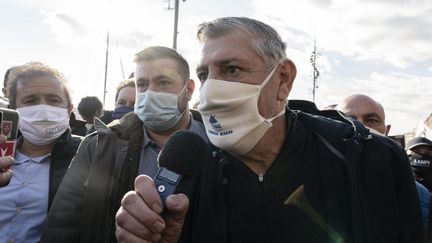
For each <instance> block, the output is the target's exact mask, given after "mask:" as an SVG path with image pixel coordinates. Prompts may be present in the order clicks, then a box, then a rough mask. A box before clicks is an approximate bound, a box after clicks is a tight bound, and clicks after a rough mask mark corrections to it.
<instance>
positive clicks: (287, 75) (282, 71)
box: [278, 59, 297, 100]
mask: <svg viewBox="0 0 432 243" xmlns="http://www.w3.org/2000/svg"><path fill="white" fill-rule="evenodd" d="M278 74H279V79H280V82H279V91H278V99H279V100H286V99H287V98H288V95H289V93H290V92H291V89H292V86H293V83H294V79H295V77H296V75H297V68H296V66H295V64H294V63H293V62H292V61H291V60H290V59H285V60H283V61H282V62H281V64H280V67H279V72H278Z"/></svg>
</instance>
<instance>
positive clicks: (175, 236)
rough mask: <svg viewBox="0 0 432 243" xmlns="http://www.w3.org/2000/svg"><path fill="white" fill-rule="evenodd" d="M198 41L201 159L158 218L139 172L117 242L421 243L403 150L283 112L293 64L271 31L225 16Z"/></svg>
mask: <svg viewBox="0 0 432 243" xmlns="http://www.w3.org/2000/svg"><path fill="white" fill-rule="evenodd" d="M198 39H199V41H200V42H201V43H202V44H203V47H202V52H201V53H202V55H201V61H200V64H199V66H198V68H197V75H198V77H199V78H200V80H201V82H202V87H201V92H200V105H199V106H198V109H199V111H200V113H201V115H202V118H203V121H204V125H205V129H206V133H207V135H208V137H209V139H210V141H211V143H212V145H211V146H210V149H209V150H210V151H209V155H208V159H207V160H206V161H204V163H203V166H202V170H201V175H200V176H198V177H197V178H196V181H197V183H195V184H190V185H191V188H190V190H189V191H188V190H185V193H184V194H183V193H179V194H173V195H171V196H169V197H168V198H167V200H166V206H167V208H166V211H165V212H164V213H162V210H163V207H162V202H161V198H160V196H159V195H158V191H157V189H156V188H155V186H154V182H153V180H152V179H151V178H150V177H148V176H144V175H140V176H138V177H137V178H136V180H135V185H134V190H133V191H130V192H128V193H127V194H126V195H125V196H124V198H123V200H122V204H121V205H122V206H121V208H120V209H119V211H118V212H117V216H116V223H117V231H116V235H117V239H118V241H119V242H148V241H150V242H215V243H216V242H356V243H357V242H386V243H390V242H406V243H408V242H422V240H423V237H424V234H423V232H422V225H421V212H420V207H419V202H418V198H417V196H416V189H415V185H414V180H413V176H412V174H411V171H410V168H409V164H408V161H407V157H406V155H405V154H404V151H403V149H402V148H400V147H399V146H397V145H396V144H395V143H392V142H391V141H389V140H388V139H385V138H384V137H382V136H377V135H374V134H370V133H369V132H368V130H367V129H366V128H364V126H362V125H361V124H359V123H358V122H355V121H354V122H353V121H350V120H345V119H344V117H341V116H338V117H335V119H338V121H336V120H332V119H328V118H326V117H322V116H319V115H315V114H308V113H305V112H302V111H298V110H291V109H290V107H289V106H286V104H287V98H288V95H289V93H290V91H291V89H292V87H293V82H294V79H295V76H296V67H295V65H294V63H293V62H292V61H291V60H290V59H288V58H287V57H286V54H285V43H284V42H283V41H282V39H281V37H280V36H279V34H278V33H277V32H276V31H275V30H274V29H273V28H272V27H270V26H268V25H267V24H264V23H262V22H260V21H257V20H254V19H250V18H242V17H224V18H218V19H216V20H214V21H211V22H205V23H203V24H201V25H200V26H199V30H198ZM332 112H333V111H332ZM318 113H319V111H318ZM334 113H335V112H334ZM336 114H337V113H336Z"/></svg>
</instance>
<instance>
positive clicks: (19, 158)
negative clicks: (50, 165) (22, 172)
mask: <svg viewBox="0 0 432 243" xmlns="http://www.w3.org/2000/svg"><path fill="white" fill-rule="evenodd" d="M50 156H51V154H47V155H42V156H38V157H34V158H30V157H28V156H27V155H25V154H23V153H21V152H19V151H16V152H15V157H14V159H15V164H23V163H26V162H28V161H33V162H35V163H43V162H45V161H46V160H47V159H49V157H50Z"/></svg>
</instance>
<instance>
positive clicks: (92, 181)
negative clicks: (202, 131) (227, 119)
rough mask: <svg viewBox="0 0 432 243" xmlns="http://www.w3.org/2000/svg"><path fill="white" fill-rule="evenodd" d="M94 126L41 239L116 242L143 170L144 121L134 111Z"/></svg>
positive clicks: (68, 175) (55, 203) (97, 121)
mask: <svg viewBox="0 0 432 243" xmlns="http://www.w3.org/2000/svg"><path fill="white" fill-rule="evenodd" d="M192 113H193V114H196V113H195V112H192ZM195 120H196V119H195ZM95 128H96V131H97V132H96V133H93V134H90V135H88V136H87V137H86V138H85V139H84V140H83V142H82V145H81V146H80V148H79V150H78V152H77V155H76V157H75V158H74V160H73V161H72V163H71V166H70V169H69V171H68V173H67V174H66V176H65V178H64V181H63V183H62V184H61V186H60V189H59V192H58V193H57V195H56V198H55V200H54V203H53V207H52V208H51V210H50V212H49V215H48V220H47V225H46V228H45V232H44V234H43V236H42V239H41V242H53V243H54V242H62V243H68V242H71V243H72V242H74V243H75V242H88V243H97V242H101V243H109V242H116V238H115V229H114V221H115V218H114V217H115V214H116V212H117V210H118V209H119V207H120V201H121V199H122V197H123V195H124V194H125V193H126V192H128V191H130V190H133V183H134V180H135V177H136V176H137V175H138V167H139V162H140V154H141V144H142V141H143V132H144V131H143V123H142V122H141V120H140V119H139V118H138V117H137V116H136V115H135V114H133V113H129V114H127V115H125V116H124V117H122V118H121V119H120V120H115V121H113V122H111V123H110V124H109V126H107V125H105V124H104V123H102V122H101V121H99V120H96V121H95Z"/></svg>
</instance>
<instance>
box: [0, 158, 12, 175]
mask: <svg viewBox="0 0 432 243" xmlns="http://www.w3.org/2000/svg"><path fill="white" fill-rule="evenodd" d="M14 163H15V160H14V159H13V158H12V157H10V156H6V157H0V172H1V171H2V170H5V169H9V167H11V166H12V165H13V164H14Z"/></svg>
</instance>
